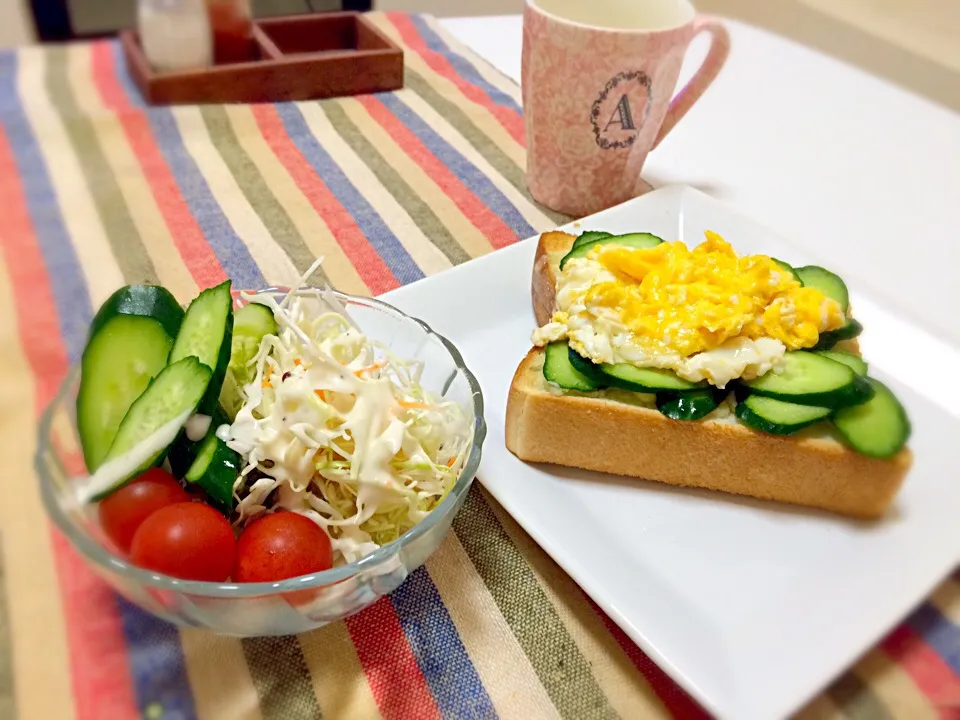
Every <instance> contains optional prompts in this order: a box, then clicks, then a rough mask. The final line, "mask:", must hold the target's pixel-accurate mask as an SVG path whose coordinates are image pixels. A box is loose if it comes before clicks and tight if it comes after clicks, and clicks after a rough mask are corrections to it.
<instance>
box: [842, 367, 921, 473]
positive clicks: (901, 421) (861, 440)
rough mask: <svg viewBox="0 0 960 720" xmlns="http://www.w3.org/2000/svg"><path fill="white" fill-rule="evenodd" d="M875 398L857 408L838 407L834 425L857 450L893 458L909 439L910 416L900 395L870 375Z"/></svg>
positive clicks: (874, 455)
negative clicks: (840, 408) (897, 395)
mask: <svg viewBox="0 0 960 720" xmlns="http://www.w3.org/2000/svg"><path fill="white" fill-rule="evenodd" d="M868 382H869V383H870V385H871V386H872V387H873V391H874V395H873V399H871V400H870V401H869V402H867V403H865V404H863V405H859V406H857V407H851V408H844V409H842V410H838V411H837V413H836V415H834V417H833V424H834V427H836V428H837V430H838V431H839V433H840V436H841V437H842V438H843V440H844V441H845V442H846V443H847V444H848V445H849V446H850V447H851V448H853V449H854V450H856V451H857V452H859V453H861V454H863V455H868V456H870V457H875V458H881V459H887V458H891V457H893V456H894V455H896V454H897V453H899V452H900V451H901V450H903V448H904V446H905V445H906V444H907V441H908V440H909V439H910V432H911V427H910V419H909V418H908V417H907V411H906V410H905V409H904V407H903V405H901V404H900V401H899V400H897V397H896V396H895V395H894V394H893V393H892V392H891V391H890V389H889V388H888V387H887V386H886V385H884V384H883V383H881V382H880V381H879V380H874V379H873V378H868Z"/></svg>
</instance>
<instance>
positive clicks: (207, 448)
mask: <svg viewBox="0 0 960 720" xmlns="http://www.w3.org/2000/svg"><path fill="white" fill-rule="evenodd" d="M242 469H243V461H242V460H241V458H240V455H239V454H238V453H236V452H234V451H233V450H231V449H230V448H229V447H227V444H226V443H225V442H223V440H221V439H220V438H218V437H217V428H216V427H211V428H210V432H209V433H208V434H207V437H206V439H205V440H204V441H203V444H202V445H201V446H200V452H198V453H197V459H196V460H194V461H193V464H192V465H191V466H190V469H189V470H187V474H186V476H185V477H186V480H187V482H188V483H196V484H197V485H198V486H199V487H201V488H202V489H203V491H204V492H205V493H206V494H207V497H208V498H210V500H212V501H213V502H214V504H216V505H217V506H218V507H219V508H220V509H221V510H222V511H223V512H224V513H225V514H227V515H229V514H230V511H231V510H233V484H234V482H236V480H237V477H238V476H239V475H240V471H241V470H242Z"/></svg>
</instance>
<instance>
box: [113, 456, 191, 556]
mask: <svg viewBox="0 0 960 720" xmlns="http://www.w3.org/2000/svg"><path fill="white" fill-rule="evenodd" d="M189 499H190V496H189V495H188V494H187V491H186V490H184V489H183V488H182V487H180V484H179V483H178V482H177V481H176V480H174V479H173V475H171V474H170V473H168V472H167V471H166V470H161V469H160V468H151V469H149V470H147V471H146V472H145V473H143V474H142V475H140V476H139V477H138V478H137V479H136V480H134V481H133V482H131V483H128V484H127V485H124V486H123V487H122V488H120V489H119V490H117V491H116V492H114V493H112V494H110V495H108V496H107V497H106V498H104V499H103V500H101V501H100V508H99V515H100V526H101V527H102V528H103V531H104V532H105V533H106V534H107V537H109V538H110V539H111V540H113V542H114V543H116V545H117V547H118V548H120V549H121V550H122V551H123V552H125V553H127V552H130V544H131V543H132V542H133V535H134V533H135V532H137V528H138V527H140V524H141V523H142V522H143V521H144V520H146V519H147V518H148V517H150V516H151V515H152V514H153V513H154V512H156V511H157V510H159V509H160V508H162V507H166V506H167V505H172V504H173V503H178V502H186V501H187V500H189Z"/></svg>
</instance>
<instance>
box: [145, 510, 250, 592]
mask: <svg viewBox="0 0 960 720" xmlns="http://www.w3.org/2000/svg"><path fill="white" fill-rule="evenodd" d="M236 556H237V541H236V539H235V538H234V535H233V528H232V527H230V523H229V522H227V519H226V518H225V517H224V516H223V515H221V514H220V513H218V512H217V511H216V510H214V509H213V508H212V507H210V506H209V505H203V504H201V503H198V502H181V503H176V504H174V505H167V506H166V507H164V508H160V509H159V510H157V511H156V512H155V513H154V514H153V515H151V516H150V517H148V518H147V519H146V520H144V521H143V524H142V525H140V529H139V530H137V532H136V534H135V535H134V536H133V547H131V549H130V560H131V561H133V563H134V564H135V565H139V566H140V567H143V568H147V569H148V570H155V571H157V572H161V573H164V574H165V575H171V576H173V577H176V578H182V579H184V580H206V581H208V582H223V581H225V580H226V579H227V578H228V577H230V571H231V570H232V569H233V565H234V562H235V561H236Z"/></svg>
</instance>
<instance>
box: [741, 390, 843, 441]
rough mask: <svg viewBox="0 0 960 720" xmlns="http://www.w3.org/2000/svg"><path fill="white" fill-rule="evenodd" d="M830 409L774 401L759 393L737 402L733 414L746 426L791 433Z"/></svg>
mask: <svg viewBox="0 0 960 720" xmlns="http://www.w3.org/2000/svg"><path fill="white" fill-rule="evenodd" d="M831 412H833V411H832V410H831V409H830V408H824V407H816V406H814V405H797V404H796V403H789V402H784V401H783V400H775V399H774V398H769V397H763V396H761V395H750V396H749V397H747V398H746V399H744V400H742V401H741V402H738V403H737V409H736V416H737V419H738V420H740V422H742V423H743V424H744V425H746V426H747V427H751V428H753V429H754V430H759V431H760V432H765V433H769V434H770V435H791V434H793V433H795V432H797V431H798V430H802V429H803V428H805V427H807V426H809V425H813V424H814V423H818V422H820V421H821V420H826V419H827V418H828V417H830V413H831Z"/></svg>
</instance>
